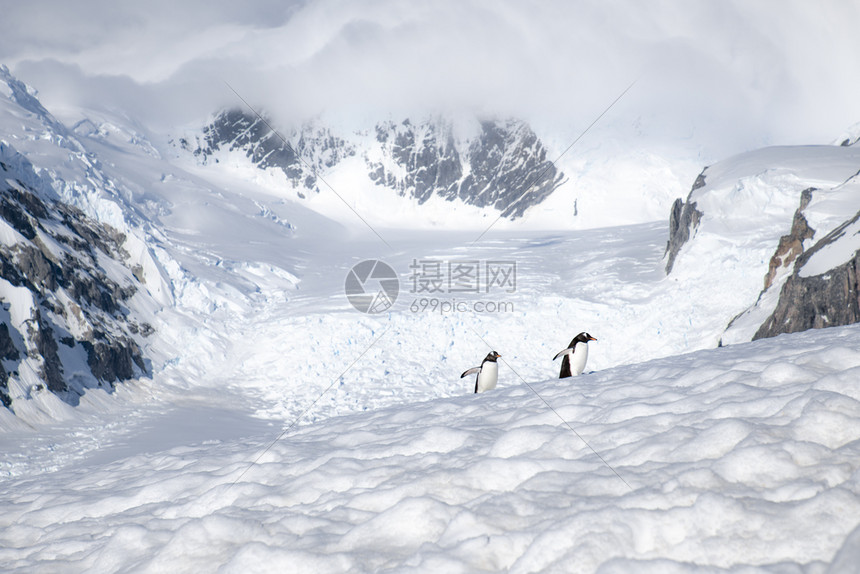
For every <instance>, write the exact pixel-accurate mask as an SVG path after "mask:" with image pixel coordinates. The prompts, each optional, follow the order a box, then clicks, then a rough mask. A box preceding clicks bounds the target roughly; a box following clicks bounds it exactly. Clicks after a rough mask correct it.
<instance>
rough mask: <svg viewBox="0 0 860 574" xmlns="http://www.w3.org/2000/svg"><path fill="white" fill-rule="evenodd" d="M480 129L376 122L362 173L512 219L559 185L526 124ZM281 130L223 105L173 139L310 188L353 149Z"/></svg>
mask: <svg viewBox="0 0 860 574" xmlns="http://www.w3.org/2000/svg"><path fill="white" fill-rule="evenodd" d="M479 127H480V129H479V130H478V132H477V135H475V136H474V137H472V138H471V139H470V140H469V141H467V142H461V144H460V145H459V146H458V145H457V143H456V142H455V138H454V136H453V129H452V126H451V124H450V122H445V121H443V120H441V119H434V120H426V121H422V122H420V123H413V122H411V121H410V120H408V119H407V120H404V121H403V122H400V123H395V122H391V121H387V122H382V123H379V124H377V125H376V126H375V138H374V139H373V140H372V141H373V145H372V146H371V147H372V148H373V149H372V150H365V165H366V167H367V170H368V175H369V177H370V179H371V181H373V182H375V183H376V184H377V185H380V186H383V187H388V188H390V189H392V190H394V191H395V192H397V193H398V194H399V195H401V196H404V197H411V198H415V199H416V200H417V201H418V203H419V204H424V203H425V202H426V201H427V200H429V199H430V198H431V197H433V196H439V197H443V198H445V199H447V200H449V201H453V200H455V199H459V200H461V201H462V202H464V203H466V204H468V205H475V206H477V207H493V208H495V209H496V210H498V211H500V212H501V215H502V216H503V217H508V218H511V219H515V218H517V217H520V216H522V214H523V213H524V212H525V210H526V209H528V208H529V207H530V206H532V205H535V204H537V203H540V202H541V201H543V200H544V199H545V198H546V197H547V196H548V195H549V194H550V193H552V192H553V191H554V190H555V189H556V188H557V187H558V186H559V185H561V184H562V183H563V179H564V175H563V174H562V173H561V172H559V171H558V170H557V169H556V167H555V166H554V165H553V164H552V162H551V161H549V160H548V159H547V151H546V148H544V146H543V144H542V143H541V142H540V140H539V139H538V138H537V136H536V135H535V134H534V132H533V131H532V130H531V129H530V128H529V127H528V125H526V124H525V123H523V122H521V121H516V120H504V121H482V122H480V126H479ZM281 135H283V137H284V138H285V139H286V140H288V141H289V142H291V143H289V144H288V143H286V142H285V141H284V140H283V139H281V137H280V136H278V135H277V134H275V133H274V132H273V131H272V129H271V127H270V125H269V123H268V120H266V119H265V118H263V119H261V118H260V117H257V116H256V115H254V114H251V113H248V112H244V111H242V110H230V111H226V112H222V113H221V114H219V115H218V116H217V117H216V118H215V120H214V121H213V122H212V123H211V124H209V125H208V126H206V127H205V128H204V129H203V133H202V135H201V136H196V137H186V138H181V139H180V140H178V145H179V147H181V148H182V149H185V150H186V151H189V152H191V153H192V154H193V155H194V156H195V157H197V158H198V161H200V162H201V163H204V164H205V163H208V162H211V161H218V160H217V158H215V152H217V151H218V150H232V151H241V152H243V153H244V154H245V155H246V156H247V157H248V158H249V159H250V161H251V162H252V163H254V164H255V165H256V166H257V167H259V168H260V169H280V170H282V171H283V172H284V173H285V174H286V176H287V178H288V180H289V181H290V183H291V184H292V185H293V187H294V188H302V189H304V188H307V189H310V190H311V191H316V192H318V191H319V183H320V182H321V181H323V180H322V179H321V178H320V173H323V172H325V170H327V169H329V168H332V167H334V166H335V165H337V164H338V163H340V162H342V161H343V160H345V159H346V158H348V157H351V156H355V154H356V149H355V146H354V145H352V144H350V143H349V142H347V141H346V140H345V139H343V138H340V137H337V136H335V135H333V134H332V132H331V131H330V130H328V129H326V128H321V127H317V126H314V125H313V124H308V125H305V126H304V127H302V128H301V129H300V130H293V131H291V132H284V133H282V134H281ZM380 156H381V157H380ZM371 157H372V158H373V159H371ZM213 158H214V159H213ZM299 195H300V196H301V197H304V196H303V195H302V193H301V192H299Z"/></svg>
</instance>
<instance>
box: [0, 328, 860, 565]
mask: <svg viewBox="0 0 860 574" xmlns="http://www.w3.org/2000/svg"><path fill="white" fill-rule="evenodd" d="M858 337H860V328H858V327H847V328H838V329H830V330H827V331H826V332H816V333H804V334H800V335H791V336H782V337H779V338H777V339H773V340H769V341H760V342H757V343H753V344H748V345H738V346H734V347H728V348H723V349H717V350H711V351H700V352H697V353H693V354H691V355H685V356H681V357H674V358H671V359H658V360H654V361H650V362H646V363H642V364H639V365H631V366H622V367H617V368H613V369H607V370H605V371H602V372H599V373H592V374H590V375H585V376H582V377H579V378H576V379H568V380H562V381H559V380H548V381H544V382H532V386H533V387H534V389H535V390H536V391H537V392H538V393H540V395H541V397H543V399H545V400H546V401H548V402H549V403H550V404H551V405H552V406H553V408H554V409H555V411H556V412H557V413H558V415H559V416H561V417H563V418H564V420H565V421H566V422H567V423H568V424H570V425H571V427H573V429H575V431H576V433H577V434H578V435H579V436H580V437H582V439H584V440H585V441H587V442H588V444H589V445H590V446H591V447H592V448H593V449H594V450H595V451H597V452H598V453H599V454H600V456H601V457H602V458H603V459H604V460H605V461H606V463H608V464H609V465H611V466H612V468H613V469H615V471H617V472H618V474H619V475H621V477H623V479H624V480H623V481H622V480H620V479H619V478H618V477H617V476H616V475H615V474H614V473H613V471H612V469H610V468H609V467H608V466H607V465H606V464H604V463H603V462H601V460H600V459H599V458H598V457H597V456H596V455H595V454H594V452H592V450H591V449H590V448H589V447H588V446H586V445H585V444H584V443H583V441H582V440H581V439H580V438H579V437H578V436H577V434H575V433H573V432H571V430H570V429H568V428H567V426H566V425H565V423H563V422H562V421H561V420H560V419H559V418H558V416H556V414H554V413H553V411H551V410H549V409H548V408H547V407H546V405H545V404H544V403H543V402H542V400H541V399H540V398H538V397H537V396H535V394H534V393H533V392H532V391H531V390H529V388H528V387H527V386H525V385H522V384H519V385H508V386H506V387H504V388H499V389H498V390H497V391H495V392H493V393H485V394H482V395H478V396H474V395H468V396H460V397H454V398H446V399H438V400H433V401H429V402H424V403H416V404H412V405H409V406H397V407H390V408H384V409H380V410H376V411H373V412H368V413H363V414H360V415H351V416H346V417H336V418H330V419H327V420H323V421H319V422H318V423H317V424H315V425H313V426H305V427H301V428H296V429H294V430H292V431H290V432H288V433H287V434H286V435H285V436H283V437H282V438H281V439H280V440H279V441H277V442H276V443H274V445H272V446H271V449H270V450H268V451H267V452H266V453H265V454H263V455H262V456H260V455H261V454H262V453H263V451H264V449H265V448H266V447H267V446H268V445H269V444H271V441H272V440H274V436H277V435H276V433H275V432H274V430H275V429H272V431H271V432H270V433H269V434H270V435H274V436H268V437H266V436H265V435H264V434H260V433H257V434H255V435H253V436H250V437H248V438H244V439H241V440H224V441H219V440H208V441H202V442H199V443H196V444H186V445H184V446H179V447H175V448H171V449H168V450H165V451H161V452H157V453H152V454H145V453H140V454H137V455H135V456H128V457H125V458H120V459H118V460H116V461H114V462H111V463H108V464H104V465H100V466H96V465H89V464H83V465H78V466H74V465H73V466H70V467H66V468H63V469H60V470H58V471H57V472H55V473H52V474H51V475H50V476H51V480H50V481H47V480H45V479H44V477H41V478H29V477H25V478H15V479H11V480H8V481H6V483H5V484H4V491H5V492H4V496H3V498H2V500H3V503H2V512H0V517H2V518H0V526H2V528H0V548H2V550H0V562H2V563H4V564H7V565H8V568H9V571H12V572H24V571H27V572H32V571H46V570H50V569H52V568H54V567H57V566H60V565H62V568H64V569H66V570H67V571H85V570H96V571H101V572H119V571H128V570H133V571H141V572H155V571H162V570H164V569H170V570H172V571H175V572H199V571H201V570H203V571H220V572H247V571H255V572H266V571H270V572H283V571H291V572H342V571H355V572H370V571H373V572H389V571H391V572H393V571H397V572H404V571H415V572H430V571H449V572H476V571H507V572H595V571H601V572H619V571H649V570H648V569H652V570H650V571H669V572H699V571H723V570H720V569H727V570H728V571H738V572H740V571H750V572H785V571H796V572H825V571H827V567H826V563H827V562H829V561H831V560H832V559H833V557H834V555H835V554H836V553H837V551H839V550H840V547H841V546H842V545H843V541H844V540H845V539H846V536H847V535H848V534H849V533H850V532H851V531H852V530H853V529H854V528H855V527H856V526H857V524H858V521H857V516H860V496H858V494H860V463H858V462H857V461H858V460H860V459H858V448H860V447H858V445H860V427H858V425H857V424H856V420H858V418H860V392H858V390H857V388H856V380H857V378H858V376H860V352H858V351H857V350H856V349H857V345H856V341H857V339H858ZM511 367H513V368H517V365H515V364H511ZM505 368H506V367H505V366H504V364H503V365H502V369H505ZM212 424H213V425H217V424H218V421H212ZM256 457H260V458H259V461H258V462H257V464H255V465H253V466H251V467H250V468H249V465H250V463H251V461H252V460H253V459H254V458H256ZM243 472H244V474H242V473H243ZM240 475H241V479H239V480H238V482H236V484H235V485H233V482H234V481H236V480H237V479H238V478H239V476H240ZM33 481H38V483H39V484H40V491H39V493H38V495H36V494H35V493H33V492H32V489H31V483H32V482H33ZM625 483H626V484H625ZM628 485H629V487H628ZM846 548H848V549H847V550H844V551H843V552H851V550H850V547H846ZM790 565H794V566H791V567H790ZM661 567H662V568H663V569H662V570H660V568H661ZM743 567H747V568H746V569H744V568H743ZM705 568H709V569H710V570H705ZM831 571H839V570H831ZM841 571H846V572H847V571H851V570H850V569H849V570H841Z"/></svg>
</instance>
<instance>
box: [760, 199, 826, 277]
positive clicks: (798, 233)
mask: <svg viewBox="0 0 860 574" xmlns="http://www.w3.org/2000/svg"><path fill="white" fill-rule="evenodd" d="M813 191H815V188H812V187H809V188H807V189H804V190H803V192H802V193H801V194H800V207H798V208H797V211H795V212H794V218H793V219H792V221H791V231H790V232H789V233H788V235H783V236H782V237H780V238H779V245H778V246H777V248H776V253H774V254H773V257H771V258H770V263H769V265H768V271H767V275H766V276H765V278H764V290H765V291H767V290H768V289H770V287H771V285H773V280H774V278H775V277H776V274H777V272H778V271H779V269H780V268H783V269H785V268H787V267H788V266H789V265H791V264H792V263H794V261H795V260H796V259H797V258H798V256H800V255H801V254H802V253H803V242H804V241H806V240H807V239H812V237H813V236H814V235H815V230H814V229H812V228H811V227H810V226H809V223H808V222H807V221H806V217H805V216H804V215H803V210H804V209H806V206H808V205H809V202H810V200H811V199H812V192H813Z"/></svg>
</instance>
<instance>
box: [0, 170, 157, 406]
mask: <svg viewBox="0 0 860 574" xmlns="http://www.w3.org/2000/svg"><path fill="white" fill-rule="evenodd" d="M10 181H14V184H13V183H10ZM0 182H2V183H0V218H2V221H0V225H4V226H8V229H10V230H9V231H8V232H7V234H6V236H7V238H6V240H5V241H4V242H3V243H0V302H2V310H0V359H2V360H3V362H4V363H5V364H0V402H2V403H3V405H4V406H7V407H8V406H10V405H12V404H13V401H14V400H15V399H16V398H21V397H22V396H25V395H26V392H25V391H22V390H21V385H20V384H18V385H17V386H12V385H11V383H12V381H13V378H17V377H18V376H19V375H18V370H19V367H20V365H21V363H22V362H24V361H28V362H29V363H30V364H31V365H32V366H33V369H32V371H34V372H36V373H37V374H38V377H39V379H40V381H41V385H42V386H44V387H45V388H47V389H48V390H49V391H51V392H53V393H56V394H57V395H58V396H60V397H61V398H63V399H64V400H66V401H67V402H70V403H72V404H76V403H77V398H78V397H79V396H80V394H82V393H83V392H84V390H85V389H86V388H87V387H91V386H100V385H102V384H109V385H113V384H114V383H115V382H117V381H122V380H127V379H130V378H132V377H134V376H139V375H140V374H144V373H146V363H145V362H144V359H143V354H142V352H141V349H140V346H139V343H138V341H139V340H142V338H143V337H144V336H145V335H147V334H149V333H151V332H152V328H151V327H149V326H148V325H139V324H137V323H136V322H134V321H133V320H132V319H131V318H130V317H129V309H128V305H127V302H128V300H129V299H130V298H131V297H132V296H133V295H134V294H135V293H136V292H137V290H138V288H139V287H140V284H139V280H138V279H137V278H136V277H135V275H134V273H133V271H132V270H130V269H128V268H127V267H125V266H124V264H123V262H124V261H125V260H126V259H127V258H128V254H127V253H126V252H125V251H124V250H123V248H122V243H123V242H124V240H125V238H124V236H123V235H122V234H120V233H118V232H117V231H116V230H114V229H112V228H110V227H108V226H106V225H103V224H101V223H99V222H96V221H94V220H92V219H89V218H88V217H87V216H86V215H84V213H83V212H81V211H80V210H78V209H76V208H74V207H71V206H68V205H65V204H63V203H60V202H57V201H55V200H52V199H43V198H41V197H39V195H38V193H37V192H35V191H34V190H32V189H29V188H28V187H27V186H25V185H24V184H23V183H22V182H21V180H20V179H15V178H14V170H12V168H11V167H10V166H8V165H6V164H0ZM11 230H14V231H16V232H17V233H18V234H20V235H18V236H17V239H15V238H11V239H10V237H12V235H15V234H14V232H12V231H11ZM10 234H12V235H10ZM108 258H109V259H113V260H114V261H116V262H117V263H118V265H116V266H114V267H113V268H112V269H113V271H112V272H111V275H112V277H113V278H111V277H109V276H108V272H107V271H106V270H105V269H104V268H103V267H102V265H101V264H100V261H105V260H106V259H108ZM13 316H17V317H18V319H17V321H19V322H18V323H16V322H15V321H13ZM22 319H23V322H22ZM58 343H59V344H62V345H64V347H63V349H64V351H63V352H61V351H60V349H61V348H60V346H59V344H58ZM74 356H77V357H79V360H83V359H84V358H85V359H86V362H87V364H88V365H89V367H90V370H91V373H90V375H89V376H84V375H82V374H81V373H79V372H78V373H76V374H75V377H74V379H73V380H69V378H68V377H67V375H66V371H67V366H66V365H64V363H63V361H64V360H75V359H74V358H70V357H74ZM63 357H66V358H65V359H64V358H63ZM16 380H17V379H16ZM30 384H32V383H30ZM14 389H17V391H16V390H14ZM16 393H19V394H16ZM21 393H23V394H21Z"/></svg>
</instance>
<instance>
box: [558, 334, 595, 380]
mask: <svg viewBox="0 0 860 574" xmlns="http://www.w3.org/2000/svg"><path fill="white" fill-rule="evenodd" d="M596 340H597V339H595V338H594V337H592V336H591V335H589V334H588V333H580V334H579V335H577V336H576V337H574V338H573V340H572V341H571V342H570V345H569V346H568V347H567V349H565V350H564V351H561V352H560V353H558V354H557V355H556V356H555V357H553V358H552V360H553V361H555V360H556V359H558V358H559V357H561V356H562V355H564V359H562V360H561V372H559V374H558V378H559V379H566V378H567V377H570V376H572V375H581V374H582V371H584V370H585V361H587V360H588V342H589V341H596Z"/></svg>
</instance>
